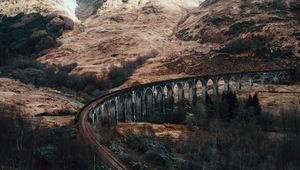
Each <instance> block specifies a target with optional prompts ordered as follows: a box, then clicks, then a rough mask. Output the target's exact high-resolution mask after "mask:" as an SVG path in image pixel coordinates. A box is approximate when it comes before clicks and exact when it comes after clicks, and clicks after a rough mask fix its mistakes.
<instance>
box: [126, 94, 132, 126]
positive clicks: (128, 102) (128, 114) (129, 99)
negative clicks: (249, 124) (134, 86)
mask: <svg viewBox="0 0 300 170" xmlns="http://www.w3.org/2000/svg"><path fill="white" fill-rule="evenodd" d="M133 115H134V109H133V95H132V93H129V94H127V95H125V121H133V120H134V116H133Z"/></svg>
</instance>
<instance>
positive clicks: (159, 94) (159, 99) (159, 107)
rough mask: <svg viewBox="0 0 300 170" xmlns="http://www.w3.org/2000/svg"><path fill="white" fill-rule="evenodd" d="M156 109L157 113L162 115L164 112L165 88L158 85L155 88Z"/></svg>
mask: <svg viewBox="0 0 300 170" xmlns="http://www.w3.org/2000/svg"><path fill="white" fill-rule="evenodd" d="M154 89H155V90H154V91H155V92H154V93H155V109H156V111H157V112H159V113H162V112H163V98H164V95H163V87H162V86H160V85H158V86H155V88H154Z"/></svg>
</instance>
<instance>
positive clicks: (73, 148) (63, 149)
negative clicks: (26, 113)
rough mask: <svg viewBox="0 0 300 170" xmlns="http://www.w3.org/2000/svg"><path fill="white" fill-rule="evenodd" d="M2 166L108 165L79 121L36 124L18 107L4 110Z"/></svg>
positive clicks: (0, 123)
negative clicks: (80, 132) (79, 127)
mask: <svg viewBox="0 0 300 170" xmlns="http://www.w3.org/2000/svg"><path fill="white" fill-rule="evenodd" d="M0 113H1V114H0V130H1V134H0V143H1V144H0V158H1V159H0V166H1V169H32V170H35V169H45V170H47V169H66V170H67V169H70V170H76V169H78V170H82V169H98V170H101V169H107V168H105V166H103V164H102V163H101V162H98V161H97V160H99V159H98V158H97V156H96V153H95V152H94V151H93V150H91V149H89V148H88V147H87V146H86V145H85V144H84V143H83V141H82V140H81V139H80V138H79V135H78V131H77V128H76V126H75V125H67V126H63V127H51V128H44V127H36V126H35V127H32V126H31V125H29V124H28V123H26V121H24V120H23V119H22V117H20V116H19V114H18V109H14V108H7V107H6V108H5V109H3V108H1V110H0Z"/></svg>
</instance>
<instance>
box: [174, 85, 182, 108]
mask: <svg viewBox="0 0 300 170" xmlns="http://www.w3.org/2000/svg"><path fill="white" fill-rule="evenodd" d="M183 88H184V82H175V84H174V88H173V91H174V95H175V103H177V104H179V105H182V104H183V102H184V89H183Z"/></svg>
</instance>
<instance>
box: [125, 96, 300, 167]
mask: <svg viewBox="0 0 300 170" xmlns="http://www.w3.org/2000/svg"><path fill="white" fill-rule="evenodd" d="M205 101H206V103H204V104H200V103H198V105H197V106H196V107H192V108H190V107H189V106H187V105H188V104H186V107H185V108H184V109H175V111H176V112H181V114H187V113H193V114H194V115H193V116H190V118H187V119H185V120H184V121H182V122H181V123H187V124H190V125H194V126H198V127H199V130H197V131H195V132H194V133H193V134H192V135H191V136H190V138H189V139H188V140H181V141H179V142H177V143H174V142H170V141H168V140H167V141H165V140H163V141H162V140H158V139H157V138H155V137H153V136H147V135H130V136H126V137H124V139H123V140H122V144H120V145H122V148H123V150H122V151H123V155H126V154H127V156H128V157H131V159H133V160H137V161H139V162H145V163H144V164H146V165H147V166H146V168H145V167H139V166H137V167H138V168H137V169H182V170H185V169H186V170H192V169H195V170H196V169H197V170H198V169H208V170H210V169H233V170H234V169H249V170H250V169H291V170H294V169H299V168H300V163H299V160H300V155H299V154H298V153H299V152H300V138H299V128H300V115H299V113H297V111H296V110H295V111H291V112H285V111H282V112H281V114H280V115H274V114H272V113H265V112H262V110H261V107H260V103H259V98H258V95H257V94H254V95H253V96H251V95H249V97H248V98H246V99H239V98H238V97H237V96H236V94H235V93H233V92H228V93H224V94H222V95H221V96H219V97H207V99H206V100H205ZM173 114H175V113H173ZM163 116H166V115H163ZM156 123H159V122H156ZM161 123H163V122H161ZM126 148H127V149H126ZM132 151H134V154H132ZM133 155H134V156H133ZM124 160H126V159H124Z"/></svg>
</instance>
